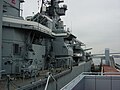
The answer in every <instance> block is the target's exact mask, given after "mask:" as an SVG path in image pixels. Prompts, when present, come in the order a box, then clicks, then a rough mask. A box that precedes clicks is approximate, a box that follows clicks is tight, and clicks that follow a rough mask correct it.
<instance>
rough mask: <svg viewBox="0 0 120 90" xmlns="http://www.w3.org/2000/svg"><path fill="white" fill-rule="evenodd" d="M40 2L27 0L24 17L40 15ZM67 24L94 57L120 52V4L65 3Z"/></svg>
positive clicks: (106, 0)
mask: <svg viewBox="0 0 120 90" xmlns="http://www.w3.org/2000/svg"><path fill="white" fill-rule="evenodd" d="M37 1H38V0H25V3H24V5H23V9H24V13H23V15H24V17H26V16H28V15H32V14H33V13H32V12H38V3H37ZM65 3H66V4H67V6H68V10H67V12H66V16H65V17H63V20H64V21H65V24H66V25H67V27H69V28H70V29H71V30H72V33H74V34H75V35H76V36H77V37H78V39H79V40H80V41H82V42H84V43H85V44H86V45H87V47H92V48H93V50H92V53H102V52H104V49H105V48H110V50H111V51H112V52H120V0H65Z"/></svg>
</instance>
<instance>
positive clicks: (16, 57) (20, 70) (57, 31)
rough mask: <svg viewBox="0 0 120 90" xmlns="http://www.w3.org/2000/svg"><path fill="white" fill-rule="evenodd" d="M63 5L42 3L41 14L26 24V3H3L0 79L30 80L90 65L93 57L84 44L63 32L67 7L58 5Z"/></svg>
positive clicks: (21, 0)
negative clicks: (19, 78) (23, 12)
mask: <svg viewBox="0 0 120 90" xmlns="http://www.w3.org/2000/svg"><path fill="white" fill-rule="evenodd" d="M63 2H64V1H63V0H47V1H46V0H42V5H41V6H42V7H41V10H40V12H38V13H37V14H35V15H34V16H29V17H27V18H26V20H24V19H23V18H22V17H21V16H20V12H21V9H20V4H21V3H24V0H1V1H0V71H1V70H3V71H4V72H2V71H1V72H0V76H2V75H13V76H14V75H19V76H20V77H23V76H24V77H25V78H30V77H33V76H37V75H38V76H39V74H40V72H41V71H44V70H48V71H49V70H54V69H56V68H67V69H68V70H69V69H70V70H72V67H73V66H74V65H77V66H78V65H80V63H81V62H84V63H86V62H89V61H90V62H91V58H90V57H91V55H90V53H86V52H85V51H86V50H87V49H86V50H84V49H83V48H82V46H84V45H85V44H84V43H82V42H81V41H79V40H77V37H76V36H75V35H73V34H72V33H71V32H69V31H67V30H65V28H64V24H63V21H62V20H61V18H60V17H61V16H63V15H65V11H66V10H67V5H63V6H60V5H59V4H60V3H63ZM90 65H91V63H89V66H90ZM86 70H87V69H86ZM89 70H90V67H89Z"/></svg>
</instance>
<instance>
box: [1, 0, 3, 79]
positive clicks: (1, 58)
mask: <svg viewBox="0 0 120 90" xmlns="http://www.w3.org/2000/svg"><path fill="white" fill-rule="evenodd" d="M2 16H3V0H0V71H1V70H2ZM1 76H2V74H1V73H0V79H1Z"/></svg>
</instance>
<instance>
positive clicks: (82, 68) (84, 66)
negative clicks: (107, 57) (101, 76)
mask: <svg viewBox="0 0 120 90" xmlns="http://www.w3.org/2000/svg"><path fill="white" fill-rule="evenodd" d="M91 63H92V61H88V62H83V63H81V64H80V65H79V66H74V67H72V70H68V71H65V72H63V73H60V74H57V75H55V76H54V77H55V79H56V81H57V83H56V82H55V81H53V80H50V81H49V83H48V87H47V90H60V89H61V88H62V87H63V86H65V85H66V84H67V83H68V82H70V81H71V80H73V79H74V78H75V77H76V76H78V75H79V74H81V73H82V72H87V71H90V67H91ZM45 85H46V80H43V81H36V82H34V83H32V84H28V85H25V86H23V87H20V88H18V89H17V90H45Z"/></svg>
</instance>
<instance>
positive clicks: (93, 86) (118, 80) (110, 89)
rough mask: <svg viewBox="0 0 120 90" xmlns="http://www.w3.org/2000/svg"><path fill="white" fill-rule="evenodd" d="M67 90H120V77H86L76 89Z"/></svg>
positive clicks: (67, 89)
mask: <svg viewBox="0 0 120 90" xmlns="http://www.w3.org/2000/svg"><path fill="white" fill-rule="evenodd" d="M69 84H70V83H69ZM71 84H72V83H71ZM61 90H64V89H61ZM65 90H120V76H100V75H84V78H83V79H82V80H80V81H79V82H78V83H77V84H76V86H75V87H74V88H70V87H67V88H66V89H65Z"/></svg>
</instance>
